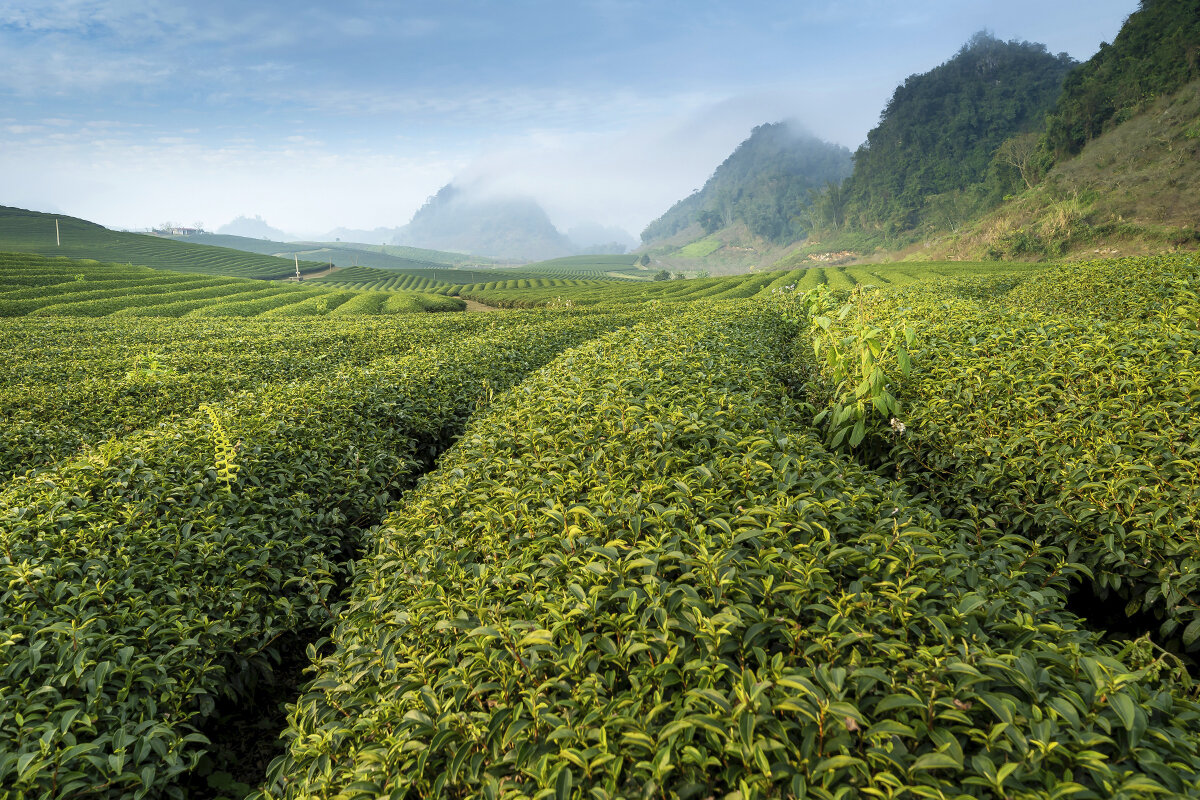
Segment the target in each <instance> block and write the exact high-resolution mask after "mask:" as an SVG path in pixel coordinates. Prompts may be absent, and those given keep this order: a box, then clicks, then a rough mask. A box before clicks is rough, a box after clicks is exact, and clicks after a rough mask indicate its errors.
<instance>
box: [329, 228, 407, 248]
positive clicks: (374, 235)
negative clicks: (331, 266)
mask: <svg viewBox="0 0 1200 800" xmlns="http://www.w3.org/2000/svg"><path fill="white" fill-rule="evenodd" d="M400 230H401V229H400V228H374V229H372V230H366V229H363V228H334V229H333V230H331V231H330V232H329V233H326V234H323V235H321V236H318V237H316V241H320V242H357V243H359V244H391V243H392V241H393V240H394V239H395V238H396V236H397V234H399V233H400Z"/></svg>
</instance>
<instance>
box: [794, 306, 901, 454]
mask: <svg viewBox="0 0 1200 800" xmlns="http://www.w3.org/2000/svg"><path fill="white" fill-rule="evenodd" d="M871 288H873V287H871ZM782 297H783V299H784V309H785V314H786V315H787V316H789V317H792V316H796V314H795V309H794V308H793V307H792V305H793V304H789V303H787V300H788V299H791V298H792V297H794V293H788V292H784V293H783V295H782ZM793 303H794V301H793ZM800 303H802V304H803V314H802V317H801V319H802V320H803V322H804V323H805V324H806V325H807V326H808V333H809V336H810V338H811V341H812V355H813V360H812V362H810V363H811V366H810V370H811V373H812V374H811V377H810V380H809V382H808V384H807V385H808V389H809V393H810V396H811V397H813V399H814V400H816V401H817V402H818V403H820V405H821V406H823V407H822V408H821V410H820V411H819V412H818V413H817V415H816V417H815V418H814V419H813V422H814V424H816V425H823V426H824V428H825V430H826V432H827V438H828V441H829V444H830V445H831V446H832V447H838V446H840V445H842V444H843V443H845V444H846V445H848V446H849V447H850V448H856V447H858V446H859V445H861V444H862V443H863V440H864V439H866V438H867V437H868V436H871V437H872V438H873V439H878V438H880V437H881V435H882V433H883V431H885V430H889V429H890V432H891V433H892V434H893V435H895V436H901V435H903V434H904V428H905V426H904V423H903V422H902V421H901V420H900V419H899V417H900V416H901V414H900V402H899V401H898V400H897V399H896V393H897V391H898V389H897V382H898V381H899V380H901V379H902V378H903V377H904V376H906V375H908V373H909V372H910V371H911V370H912V360H911V357H910V355H909V351H910V349H911V348H912V346H913V342H914V340H915V338H916V334H915V332H914V331H913V329H912V328H911V327H910V326H908V325H905V324H903V322H900V323H899V324H898V326H896V327H889V328H887V329H884V328H880V327H878V326H877V325H875V324H873V322H872V321H871V320H870V319H869V318H868V308H867V306H868V303H867V298H866V297H865V295H864V285H863V284H857V285H855V287H854V288H853V289H852V290H851V291H850V294H849V296H847V297H844V298H842V297H837V296H835V295H834V293H833V291H832V290H831V289H830V288H829V286H828V285H827V284H822V285H818V286H816V287H814V288H812V289H809V290H808V291H807V292H805V293H804V295H803V296H802V297H801V298H800ZM872 412H874V413H872Z"/></svg>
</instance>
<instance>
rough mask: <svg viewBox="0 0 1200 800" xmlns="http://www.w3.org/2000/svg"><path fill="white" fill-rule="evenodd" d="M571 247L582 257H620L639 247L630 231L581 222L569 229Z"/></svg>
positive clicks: (568, 236) (568, 235)
mask: <svg viewBox="0 0 1200 800" xmlns="http://www.w3.org/2000/svg"><path fill="white" fill-rule="evenodd" d="M567 239H568V240H569V241H570V243H571V247H572V248H573V249H574V250H575V251H576V252H577V253H579V254H580V255H602V254H610V255H620V254H621V253H625V252H628V251H629V250H632V249H633V248H635V247H637V246H638V242H637V240H636V239H634V238H633V237H632V236H631V235H630V234H629V231H627V230H625V229H624V228H618V227H616V226H609V225H600V224H599V223H595V222H581V223H579V224H578V225H573V226H571V227H570V228H568V229H567Z"/></svg>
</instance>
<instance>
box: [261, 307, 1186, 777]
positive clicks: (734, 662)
mask: <svg viewBox="0 0 1200 800" xmlns="http://www.w3.org/2000/svg"><path fill="white" fill-rule="evenodd" d="M795 333H796V329H795V328H794V327H793V326H791V325H788V324H785V323H783V322H782V320H781V319H780V318H779V316H778V315H776V314H774V313H764V312H763V311H762V310H761V309H758V310H756V309H754V308H752V307H749V306H746V305H741V306H731V305H724V306H721V305H703V306H694V307H693V308H691V309H689V310H687V311H684V312H682V313H680V314H677V315H674V316H672V317H670V318H668V319H665V320H660V321H657V322H647V323H645V324H643V325H640V326H637V327H636V328H632V329H627V330H623V331H618V332H615V333H613V334H610V335H608V336H606V337H604V338H601V339H599V340H597V341H594V342H592V343H590V344H587V345H584V346H582V347H580V348H577V349H575V350H572V351H569V352H567V353H565V354H564V355H563V356H562V357H560V358H559V359H558V360H557V361H556V362H555V363H553V364H552V365H551V366H550V367H549V368H548V369H545V370H542V371H540V372H539V373H537V374H536V375H534V376H533V377H531V378H530V379H529V380H528V381H526V382H525V383H523V384H522V385H520V386H519V387H518V388H517V389H516V390H514V391H513V392H512V393H510V394H509V395H507V396H505V397H503V398H498V399H497V401H496V402H495V403H494V404H493V405H491V406H490V407H489V409H488V411H487V413H486V414H485V415H483V416H481V417H479V418H477V419H476V420H475V421H474V422H473V423H472V424H471V426H470V427H469V429H468V430H467V432H466V434H465V435H464V437H463V438H462V439H461V440H460V441H459V443H458V444H457V445H456V446H455V447H454V448H453V449H452V450H451V451H450V452H449V453H447V455H446V457H445V458H444V459H443V461H442V463H441V465H440V467H439V469H438V470H437V471H436V472H435V473H433V474H431V475H430V476H428V477H427V479H426V480H425V481H424V482H423V484H422V485H421V487H420V488H419V489H418V490H416V491H415V492H414V493H412V494H411V495H410V496H409V497H408V498H407V499H406V502H405V503H404V505H403V507H398V508H397V509H396V510H395V512H394V513H393V515H392V516H391V517H390V518H389V519H388V521H387V523H386V524H385V526H384V527H383V528H382V529H381V530H380V532H379V535H378V540H377V546H376V548H375V551H374V552H373V553H372V554H371V556H370V557H369V558H367V559H365V560H364V561H363V562H362V563H361V565H360V569H359V571H358V572H357V573H356V581H355V585H354V589H353V594H352V597H351V599H350V601H349V603H348V604H347V605H346V607H345V608H344V609H343V610H342V613H341V614H340V615H339V620H338V624H337V626H336V627H335V629H334V631H333V632H332V634H331V637H330V650H329V651H328V652H327V653H326V654H317V667H318V670H317V672H316V675H315V678H314V680H313V681H312V683H311V684H310V685H309V687H308V689H307V691H306V692H305V694H304V696H303V697H302V698H300V700H299V702H298V703H297V705H296V706H295V708H294V709H293V711H292V713H291V716H290V724H289V730H288V732H287V738H288V753H287V755H286V756H285V757H284V758H282V759H280V760H279V761H277V762H275V763H274V764H273V765H272V766H271V768H270V770H269V774H268V783H267V785H266V787H265V789H264V791H263V792H262V795H261V796H262V797H271V798H274V797H305V798H334V797H337V798H344V799H345V800H356V799H357V798H368V797H379V796H391V797H447V798H455V797H485V798H487V797H496V798H500V797H504V798H512V799H513V800H516V798H534V797H564V798H584V797H589V798H617V797H708V796H714V797H729V796H733V797H743V798H750V797H815V798H835V797H854V796H863V797H867V796H878V797H902V796H924V797H939V796H940V797H949V796H953V797H997V796H1001V795H1004V796H1011V797H1053V796H1070V795H1078V796H1091V797H1101V796H1104V797H1120V798H1127V799H1128V800H1132V798H1134V797H1139V796H1144V795H1145V794H1146V793H1150V792H1159V793H1165V794H1170V795H1173V796H1192V797H1195V796H1197V795H1198V794H1200V790H1198V789H1197V786H1198V785H1200V784H1198V780H1200V741H1198V740H1197V737H1196V735H1195V730H1194V723H1195V720H1196V714H1197V712H1198V711H1200V706H1197V704H1196V703H1195V701H1194V700H1193V699H1191V698H1190V696H1189V694H1188V688H1187V684H1186V683H1183V682H1182V680H1180V679H1179V678H1178V676H1177V674H1176V673H1174V672H1172V670H1170V669H1160V668H1159V667H1161V663H1160V662H1159V659H1157V658H1156V657H1155V656H1154V655H1152V654H1147V653H1145V652H1143V651H1141V650H1139V651H1137V653H1134V652H1133V651H1129V652H1124V651H1120V650H1118V649H1117V648H1115V647H1111V646H1108V645H1105V644H1103V643H1101V642H1100V641H1099V639H1098V637H1097V636H1096V634H1094V633H1091V632H1088V631H1086V630H1084V629H1082V628H1081V627H1080V625H1079V622H1078V619H1077V618H1076V617H1074V615H1072V614H1070V613H1068V612H1066V611H1065V610H1064V609H1063V604H1064V599H1065V598H1064V593H1065V591H1066V589H1067V585H1068V581H1069V580H1070V578H1071V577H1072V576H1073V574H1074V572H1075V567H1074V565H1073V564H1072V562H1071V559H1070V558H1069V556H1068V555H1067V553H1066V552H1065V551H1063V550H1062V549H1059V548H1055V547H1052V546H1048V545H1047V544H1046V543H1044V542H1038V541H1036V540H1033V539H1030V538H1026V537H1022V536H1019V535H1010V534H1007V533H997V534H996V535H995V536H991V537H989V538H988V539H987V540H986V541H984V542H981V543H978V544H977V543H976V542H975V540H974V537H973V536H971V535H970V534H971V533H972V531H971V529H970V526H969V525H967V524H965V523H962V522H958V521H954V520H945V519H942V518H940V516H939V514H938V513H937V510H936V509H934V508H932V507H928V506H925V505H923V504H922V503H921V502H920V501H919V500H917V499H914V498H913V496H911V495H909V494H907V493H906V492H905V491H904V490H903V489H902V488H901V487H900V486H898V485H897V484H895V483H894V482H891V481H888V480H885V479H884V478H882V477H880V476H879V475H877V474H875V473H873V472H870V471H868V470H865V469H863V468H861V467H859V466H858V465H857V464H855V463H854V462H853V461H851V460H849V459H847V458H845V457H843V456H841V455H838V454H836V453H831V452H829V451H827V450H825V449H824V448H823V447H822V445H821V443H820V441H819V440H818V439H817V438H816V437H815V436H814V435H813V433H812V432H811V430H810V428H809V421H810V419H811V413H812V409H811V406H808V405H807V404H806V403H804V402H798V401H796V400H795V399H794V398H792V397H791V396H790V394H789V391H788V388H787V384H788V382H789V380H790V378H789V375H790V368H789V358H788V351H789V349H790V348H789V343H790V341H791V339H792V337H793V336H794V335H795ZM1123 659H1128V660H1123ZM1135 659H1136V662H1135Z"/></svg>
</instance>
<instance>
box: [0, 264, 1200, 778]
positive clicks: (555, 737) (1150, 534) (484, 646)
mask: <svg viewBox="0 0 1200 800" xmlns="http://www.w3.org/2000/svg"><path fill="white" fill-rule="evenodd" d="M1198 263H1200V262H1198V261H1197V260H1196V257H1195V256H1187V255H1183V256H1162V257H1155V258H1138V259H1121V260H1116V261H1105V262H1091V263H1083V264H1076V265H1062V266H1059V265H1049V266H1030V265H1012V264H989V265H972V264H926V265H920V264H916V265H913V264H899V265H876V266H869V267H838V268H833V267H827V268H821V267H817V268H812V269H809V270H797V271H793V272H783V273H756V274H751V275H748V276H738V277H735V278H720V279H698V280H672V281H630V280H624V281H621V280H617V279H615V278H614V279H611V280H601V279H600V278H599V277H587V276H574V277H569V276H566V275H562V276H555V275H551V274H546V275H542V276H533V275H529V276H524V277H516V278H513V277H506V278H503V280H505V281H507V282H506V283H505V284H503V285H500V284H499V283H498V282H499V281H500V280H501V277H500V276H499V275H497V276H494V280H492V281H487V282H484V281H478V282H476V283H478V284H480V285H479V286H472V284H468V283H450V282H446V286H447V287H449V288H447V289H445V291H444V293H443V294H423V295H419V296H421V297H435V298H438V299H440V300H441V301H443V302H445V301H453V302H459V301H458V300H457V297H455V295H457V296H459V297H463V298H468V297H469V298H471V299H476V300H478V301H479V302H485V303H487V304H489V305H494V306H502V305H510V306H519V307H521V308H518V309H514V310H508V311H501V312H498V313H493V314H376V315H373V316H372V315H363V314H355V313H345V314H339V313H337V312H339V311H341V310H342V309H347V308H349V309H351V310H354V308H356V307H361V308H363V309H367V308H377V309H378V310H382V309H384V308H386V307H387V306H388V304H389V303H390V304H392V305H393V306H395V305H396V304H398V303H400V302H402V301H401V300H396V299H395V298H403V297H406V296H408V295H405V294H403V293H396V292H388V291H380V290H370V289H366V287H353V288H352V287H350V286H349V281H347V282H346V285H343V286H341V287H338V286H336V285H334V282H329V283H326V282H324V281H321V282H315V281H314V282H311V283H310V282H305V283H303V284H301V285H300V286H292V287H270V288H272V290H274V289H275V288H278V289H282V290H284V291H292V292H310V291H311V292H319V293H320V294H318V295H313V296H312V297H307V298H305V299H303V300H301V301H299V302H297V303H295V304H292V305H296V306H299V305H302V304H305V303H312V304H315V303H318V302H320V301H322V300H325V301H326V306H325V307H324V308H323V309H317V310H316V312H315V313H313V314H311V315H309V316H304V317H291V318H289V317H286V316H278V315H272V316H267V315H258V316H247V317H236V316H227V317H221V318H216V317H211V316H208V315H206V314H192V313H189V314H187V315H185V316H173V317H154V316H135V315H134V314H135V311H136V310H137V309H139V308H154V307H155V305H154V304H153V303H148V304H147V305H145V306H140V305H132V304H130V305H125V306H122V310H120V311H114V312H111V313H108V314H106V315H103V316H86V315H82V314H75V315H70V314H67V313H62V312H60V311H59V310H57V309H68V310H69V309H71V307H72V306H75V305H76V304H79V303H84V304H92V305H91V306H84V307H100V306H101V304H102V303H104V302H109V303H115V304H117V305H120V302H121V301H120V300H119V298H121V297H126V298H135V297H137V298H147V297H152V296H158V295H162V294H165V293H168V292H177V291H178V292H207V291H214V290H216V289H218V288H221V287H227V286H230V285H234V284H238V283H240V282H239V281H232V280H229V279H226V280H229V282H228V283H222V282H221V281H220V280H215V282H213V283H212V284H211V285H207V284H206V285H193V284H191V283H188V284H186V286H184V285H179V283H178V282H179V281H184V280H187V281H199V280H207V281H214V279H212V278H198V277H196V276H178V275H172V274H171V273H167V272H155V271H153V270H145V271H139V272H137V273H136V274H134V273H128V274H124V275H123V276H122V277H116V275H117V273H115V272H105V270H106V269H107V270H111V269H112V268H111V266H108V267H105V266H104V265H95V264H93V265H87V264H80V263H78V262H55V261H48V262H45V263H43V262H38V261H29V262H26V265H25V266H24V267H22V266H20V265H19V264H17V263H16V262H11V263H8V264H7V265H0V303H4V302H6V303H10V304H11V305H7V306H0V308H12V309H14V312H15V311H16V310H19V309H21V308H23V306H21V305H20V304H21V303H32V302H33V301H35V300H38V301H39V302H43V304H42V305H36V306H32V307H30V308H29V309H28V310H25V311H22V312H21V316H9V317H7V318H3V319H0V340H2V341H3V346H4V351H5V353H6V360H5V362H4V366H3V369H2V371H0V431H2V433H0V787H2V788H0V797H4V798H13V799H14V800H15V798H34V797H37V798H41V797H61V798H67V797H72V798H74V797H99V798H117V797H235V796H237V797H241V796H251V797H254V798H256V799H259V798H261V799H262V800H265V799H266V798H301V797H303V798H339V800H348V799H349V798H368V797H371V798H374V797H381V796H387V797H414V798H416V797H439V798H440V797H451V798H452V797H464V798H465V797H472V798H473V797H485V798H513V799H514V800H515V799H516V798H596V799H597V800H603V799H604V798H634V797H637V798H644V797H647V798H648V797H662V798H708V797H722V798H738V800H751V798H784V797H794V798H857V797H863V798H868V797H871V798H901V797H905V798H918V797H920V798H964V797H978V798H1001V797H1003V798H1047V799H1048V798H1130V799H1132V798H1141V797H1147V796H1164V797H1200V689H1198V687H1197V684H1196V682H1195V677H1196V666H1197V661H1196V658H1197V653H1200V587H1198V586H1197V584H1196V580H1197V579H1196V573H1197V566H1198V565H1200V551H1198V548H1200V521H1198V518H1197V516H1196V509H1197V508H1200V423H1198V422H1197V421H1196V420H1198V419H1200V415H1198V414H1196V413H1195V412H1196V409H1197V408H1200V355H1198V354H1200V269H1198ZM51 267H57V268H58V269H59V270H60V272H59V273H54V270H53V269H52V268H51ZM63 268H68V269H72V270H78V273H77V274H79V275H82V276H83V278H82V280H81V281H78V282H79V283H85V284H87V287H86V288H83V287H80V288H79V289H78V290H77V291H75V292H71V291H69V289H71V288H73V287H69V286H66V285H65V283H67V282H68V281H63V280H60V279H61V278H62V273H61V270H62V269H63ZM361 269H363V270H369V268H366V267H364V268H361ZM447 271H449V270H447ZM347 272H350V270H342V271H338V272H335V273H333V275H332V276H330V277H331V278H336V277H337V276H338V275H341V274H343V273H347ZM373 272H382V271H381V270H374V271H373ZM103 275H108V276H109V277H102V276H103ZM485 275H486V272H485ZM56 276H57V277H56ZM346 277H348V278H349V277H355V278H361V279H363V280H368V279H373V278H371V272H364V273H361V274H357V275H353V276H346ZM392 277H403V276H396V275H394V274H393V276H392ZM39 281H43V282H42V283H39ZM519 281H525V282H526V283H525V285H521V284H520V283H518V282H519ZM539 281H558V283H550V284H546V283H543V284H541V285H538V282H539ZM69 282H71V283H74V282H76V279H75V277H74V276H71V278H70V279H69ZM252 283H253V282H252ZM485 283H496V285H494V286H491V287H488V286H486V285H483V284H485ZM321 284H325V286H326V288H324V289H318V288H316V287H317V286H318V285H321ZM255 285H260V286H261V285H262V284H261V282H260V283H257V284H255ZM468 286H470V287H471V288H468V289H465V290H464V288H463V287H468ZM165 287H169V288H165ZM424 288H425V289H426V291H430V290H432V291H435V292H436V291H438V289H437V288H435V287H433V286H432V285H429V286H426V287H424ZM135 289H136V291H135ZM364 289H365V290H364ZM160 290H161V291H160ZM105 291H108V292H109V294H106V295H97V296H84V297H78V295H79V294H83V295H88V294H90V293H92V292H105ZM246 291H247V292H248V293H249V292H251V291H252V290H246ZM14 292H15V293H17V294H15V295H13V296H11V297H8V295H12V294H13V293H14ZM43 294H44V297H43ZM337 295H346V297H345V298H344V299H342V300H339V301H338V302H337V303H336V305H335V304H334V301H333V300H332V299H331V298H333V297H334V296H337ZM413 296H417V295H416V294H414V295H413ZM39 298H40V299H39ZM64 298H65V299H64ZM139 302H141V300H139ZM173 302H176V303H178V302H192V301H190V300H175V301H173ZM229 302H231V303H234V302H243V301H233V300H230V301H229ZM244 302H248V303H252V302H254V300H253V299H249V300H247V301H244ZM160 305H161V304H160ZM538 306H549V307H548V308H537V307H538ZM281 307H287V306H281ZM294 663H295V664H300V665H307V671H306V672H305V673H304V674H303V676H302V678H301V679H300V681H299V685H294V684H293V679H291V678H289V677H288V673H289V670H290V669H291V667H290V666H289V665H291V664H294ZM280 696H282V697H283V699H284V702H285V703H286V719H285V718H283V717H282V716H276V711H275V709H274V708H269V706H270V705H271V703H270V702H264V698H265V697H270V698H276V697H280ZM237 706H241V707H245V708H249V709H257V708H263V709H264V710H263V712H262V718H261V719H258V720H255V725H254V726H253V727H246V726H248V723H246V722H245V721H244V720H243V721H241V722H232V721H231V720H232V719H233V718H232V717H229V716H227V714H228V713H229V709H230V708H231V707H237ZM239 726H243V727H239ZM272 726H273V728H272ZM251 731H254V733H251ZM264 731H266V732H264ZM255 736H258V737H260V738H263V739H265V740H266V742H265V743H262V746H263V747H264V748H265V752H267V754H266V755H263V754H262V752H260V751H259V750H253V751H251V750H248V749H247V748H246V747H245V745H246V741H245V740H247V739H251V738H254V737H255ZM271 742H276V745H275V747H276V749H275V750H274V751H273V752H271V749H270V743H271Z"/></svg>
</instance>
